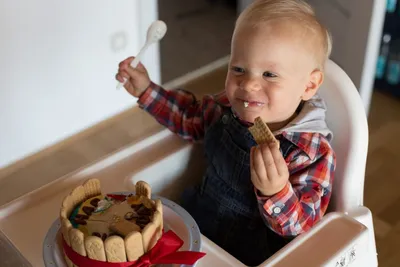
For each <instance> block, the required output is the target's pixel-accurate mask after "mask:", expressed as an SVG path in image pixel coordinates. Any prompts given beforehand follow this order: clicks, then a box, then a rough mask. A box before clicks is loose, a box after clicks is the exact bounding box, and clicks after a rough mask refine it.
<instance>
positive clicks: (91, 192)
mask: <svg viewBox="0 0 400 267" xmlns="http://www.w3.org/2000/svg"><path fill="white" fill-rule="evenodd" d="M83 188H84V191H85V196H86V199H88V198H91V197H95V196H98V195H100V194H101V188H100V181H99V180H98V179H89V180H87V181H86V182H84V183H83Z"/></svg>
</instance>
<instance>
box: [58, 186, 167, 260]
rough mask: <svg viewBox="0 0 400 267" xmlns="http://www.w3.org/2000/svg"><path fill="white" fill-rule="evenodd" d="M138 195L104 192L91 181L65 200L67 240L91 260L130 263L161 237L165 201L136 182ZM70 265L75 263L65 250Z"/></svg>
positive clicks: (63, 216)
mask: <svg viewBox="0 0 400 267" xmlns="http://www.w3.org/2000/svg"><path fill="white" fill-rule="evenodd" d="M135 189H136V190H135V194H129V195H128V194H122V193H121V194H103V193H102V192H101V188H100V181H99V180H97V179H90V180H87V181H86V182H85V183H83V185H80V186H78V187H76V188H75V189H73V190H72V192H71V193H70V194H69V195H68V196H66V197H65V198H64V200H63V202H62V206H61V209H60V222H61V231H62V237H63V238H64V240H65V243H66V244H67V245H68V246H69V247H70V248H72V250H74V251H75V252H77V253H78V254H80V255H82V256H87V257H88V258H89V259H92V260H98V261H104V262H127V261H128V262H129V261H135V260H137V259H138V258H140V257H141V256H142V255H143V254H144V253H146V252H147V251H149V250H150V249H151V248H152V247H153V246H154V245H155V244H156V243H157V241H158V240H159V238H160V237H161V235H162V230H163V220H162V204H161V201H160V200H159V199H157V200H152V199H151V187H150V186H149V185H148V184H147V183H146V182H144V181H139V182H137V183H136V184H135ZM64 256H65V259H66V261H67V264H68V266H69V267H73V266H75V265H74V264H73V263H72V262H71V260H70V259H69V258H68V257H67V256H66V254H65V253H64Z"/></svg>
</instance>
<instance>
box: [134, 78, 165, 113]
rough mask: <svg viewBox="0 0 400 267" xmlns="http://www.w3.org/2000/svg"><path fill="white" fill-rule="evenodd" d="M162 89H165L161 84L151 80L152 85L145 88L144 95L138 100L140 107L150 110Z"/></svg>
mask: <svg viewBox="0 0 400 267" xmlns="http://www.w3.org/2000/svg"><path fill="white" fill-rule="evenodd" d="M162 90H164V89H163V88H162V87H161V86H159V85H157V84H155V83H154V82H150V85H149V86H148V87H147V88H146V90H144V92H143V93H142V95H141V96H140V97H139V98H138V100H137V103H138V105H139V107H140V108H142V109H144V110H149V107H150V106H151V104H152V103H153V101H154V100H155V99H157V98H158V97H157V96H158V95H160V93H161V91H162Z"/></svg>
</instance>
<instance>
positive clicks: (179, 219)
mask: <svg viewBox="0 0 400 267" xmlns="http://www.w3.org/2000/svg"><path fill="white" fill-rule="evenodd" d="M124 194H129V193H125V192H124ZM152 198H153V199H154V198H155V199H156V198H159V199H160V200H161V202H162V204H163V219H164V229H165V231H168V230H172V231H174V232H175V233H176V234H177V235H178V236H179V237H180V238H181V239H182V240H183V241H184V244H183V246H182V248H181V249H180V250H182V251H196V252H200V251H201V234H200V231H199V228H198V226H197V224H196V222H195V221H194V219H193V217H192V216H190V214H189V213H188V212H187V211H186V210H184V209H183V208H182V207H181V206H179V205H178V204H176V203H174V202H173V201H171V200H168V199H166V198H163V197H158V196H155V197H152ZM59 230H60V221H59V219H57V220H55V221H54V223H53V224H52V225H51V227H50V229H49V231H48V232H47V234H46V237H45V239H44V242H43V261H44V264H45V266H46V267H54V266H57V267H67V264H66V262H65V260H64V256H63V251H62V245H61V233H60V231H59ZM195 265H196V264H195ZM195 265H194V266H195ZM159 266H160V267H161V266H163V267H167V266H168V267H178V266H181V267H188V265H171V264H168V265H159Z"/></svg>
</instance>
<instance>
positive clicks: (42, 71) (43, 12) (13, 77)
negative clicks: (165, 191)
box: [0, 0, 160, 168]
mask: <svg viewBox="0 0 400 267" xmlns="http://www.w3.org/2000/svg"><path fill="white" fill-rule="evenodd" d="M155 19H157V1H156V0H119V1H108V0H85V1H80V0H69V1H60V0H58V1H57V0H36V1H23V0H13V1H9V0H0V38H1V42H0V70H1V71H0V129H1V134H0V168H1V167H4V166H6V165H8V164H10V163H12V162H14V161H16V160H18V159H21V158H23V157H25V156H27V155H29V154H31V153H34V152H37V151H38V150H41V149H43V148H45V147H47V146H49V145H51V144H54V143H56V142H59V141H61V140H62V139H64V138H66V137H68V136H71V135H73V134H75V133H77V132H79V131H81V130H83V129H85V128H87V127H89V126H91V125H93V124H95V123H97V122H100V121H102V120H104V119H106V118H108V117H110V116H112V115H115V114H116V113H118V112H121V111H123V110H124V109H126V108H129V107H131V106H132V105H135V104H136V103H135V102H136V101H135V99H133V98H132V97H130V96H129V95H128V94H127V93H126V92H125V90H119V91H117V90H116V89H115V86H116V80H115V78H114V77H115V73H116V71H117V68H118V63H119V62H120V61H121V60H122V59H124V58H126V57H127V56H130V55H136V54H137V53H138V51H139V49H140V47H141V46H142V45H143V43H144V41H145V37H146V30H147V27H148V26H149V25H150V23H151V22H152V21H154V20H155ZM144 63H145V65H146V66H147V68H148V70H149V72H150V75H151V77H152V78H153V80H154V81H156V82H159V81H160V73H159V72H160V70H159V54H158V45H154V46H152V47H151V48H150V49H149V50H148V51H147V54H146V57H145V59H144Z"/></svg>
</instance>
